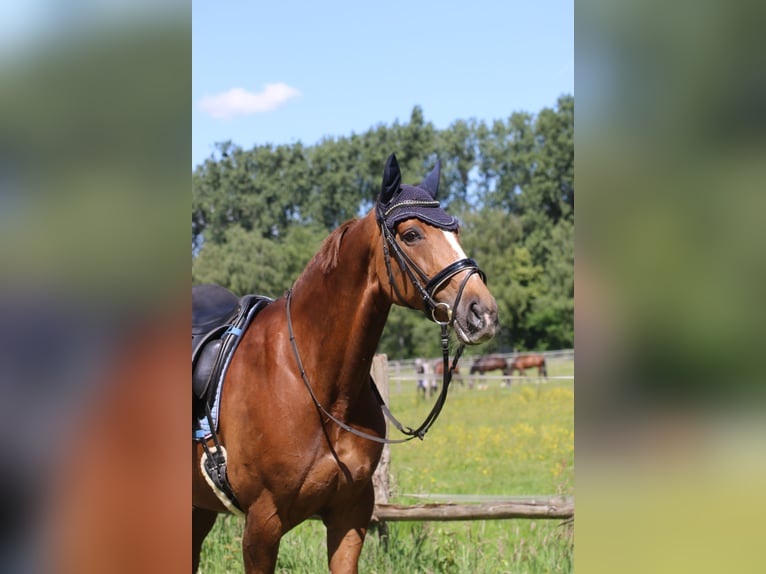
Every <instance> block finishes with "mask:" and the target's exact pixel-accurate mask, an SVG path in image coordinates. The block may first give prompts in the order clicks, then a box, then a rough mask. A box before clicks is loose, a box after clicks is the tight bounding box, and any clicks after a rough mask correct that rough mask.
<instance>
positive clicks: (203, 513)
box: [192, 507, 218, 573]
mask: <svg viewBox="0 0 766 574" xmlns="http://www.w3.org/2000/svg"><path fill="white" fill-rule="evenodd" d="M216 518H218V513H217V512H213V511H212V510H204V509H202V508H194V507H192V573H194V572H196V571H197V569H198V568H199V554H200V551H201V550H202V542H203V541H204V540H205V537H206V536H207V535H208V532H210V529H211V528H213V524H215V519H216Z"/></svg>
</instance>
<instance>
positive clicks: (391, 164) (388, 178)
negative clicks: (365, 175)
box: [380, 154, 402, 204]
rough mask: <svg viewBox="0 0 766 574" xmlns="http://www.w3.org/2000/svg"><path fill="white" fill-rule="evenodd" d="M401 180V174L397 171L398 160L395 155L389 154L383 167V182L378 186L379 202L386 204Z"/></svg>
mask: <svg viewBox="0 0 766 574" xmlns="http://www.w3.org/2000/svg"><path fill="white" fill-rule="evenodd" d="M401 182H402V174H401V172H400V171H399V162H397V161H396V156H395V155H394V154H391V155H390V156H388V159H387V160H386V166H385V167H384V168H383V184H382V185H381V188H380V203H383V204H386V203H388V202H389V201H391V198H392V197H393V196H394V193H396V192H397V190H398V189H399V184H400V183H401Z"/></svg>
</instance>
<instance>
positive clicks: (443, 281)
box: [285, 202, 487, 444]
mask: <svg viewBox="0 0 766 574" xmlns="http://www.w3.org/2000/svg"><path fill="white" fill-rule="evenodd" d="M413 203H414V202H408V204H410V205H412V204H413ZM428 203H429V206H433V204H434V203H435V205H436V206H438V205H439V204H438V202H428ZM394 207H398V205H395V206H393V207H391V208H389V210H388V211H390V210H391V209H393V208H394ZM388 211H387V212H383V209H382V207H381V205H380V204H379V203H378V204H377V205H376V208H375V215H376V220H377V223H378V227H379V228H380V232H381V236H382V238H383V255H384V261H385V264H386V271H387V273H388V281H389V284H390V285H391V287H392V289H393V290H394V292H395V293H396V296H397V297H398V298H399V301H400V302H401V303H402V304H403V305H406V300H405V298H404V297H403V296H402V294H401V292H400V291H399V288H398V287H397V285H396V281H394V276H393V272H392V270H391V253H393V255H394V257H395V258H396V261H397V263H398V264H399V267H400V268H401V269H402V270H403V271H404V272H405V273H406V274H407V276H408V277H409V278H410V281H411V282H412V285H413V286H414V287H415V289H416V290H417V291H418V293H419V294H420V297H421V298H422V300H423V313H424V314H425V315H426V317H428V318H429V319H431V320H432V321H433V322H434V323H436V324H438V325H439V326H440V328H441V349H442V361H443V375H442V388H441V391H440V392H439V396H438V398H437V399H436V402H435V403H434V405H433V407H432V408H431V412H429V413H428V415H427V416H426V418H425V420H424V421H423V422H422V423H421V424H420V426H419V427H418V428H416V429H412V428H410V427H405V426H404V425H402V424H401V423H400V422H399V421H398V420H397V419H396V418H395V417H394V415H393V414H392V413H391V411H390V410H389V409H388V407H387V406H386V404H385V401H384V400H383V398H382V397H381V395H380V391H379V390H378V388H377V387H376V385H375V381H373V379H372V377H370V384H371V387H372V390H373V393H374V394H375V396H376V398H377V400H378V402H379V403H380V407H381V410H382V411H383V413H384V415H385V416H386V417H387V418H388V419H389V420H390V421H391V423H392V424H393V425H394V426H395V427H396V428H397V429H398V430H399V431H400V432H401V433H402V434H404V435H406V436H407V438H403V439H387V438H381V437H379V436H375V435H372V434H369V433H366V432H364V431H360V430H357V429H355V428H353V427H351V426H350V425H348V424H346V423H345V422H343V421H342V420H340V419H338V418H336V417H334V416H333V415H332V414H330V412H328V411H327V409H325V408H324V407H323V406H322V404H321V403H320V402H319V399H317V397H316V395H315V394H314V391H313V389H312V388H311V384H310V383H309V380H308V377H307V376H306V371H305V369H304V368H303V361H301V357H300V353H299V352H298V345H297V343H296V342H295V333H294V332H293V322H292V316H291V313H290V302H291V299H292V289H288V290H287V296H286V304H285V308H286V313H287V329H288V333H289V335H290V345H291V346H292V349H293V355H294V356H295V361H296V363H297V364H298V369H299V370H300V373H301V379H302V380H303V383H304V385H305V386H306V389H307V390H308V392H309V395H310V396H311V399H312V401H313V402H314V405H315V406H316V408H317V410H319V412H321V413H322V414H323V415H324V416H326V417H327V418H329V419H330V420H331V421H333V422H334V423H335V424H337V425H338V426H339V427H340V428H342V429H343V430H345V431H347V432H350V433H352V434H355V435H356V436H359V437H362V438H365V439H367V440H371V441H374V442H378V443H383V444H397V443H403V442H407V441H409V440H412V439H413V438H416V437H417V438H419V439H420V440H423V438H424V437H425V434H426V432H428V430H429V429H430V428H431V426H432V425H433V424H434V422H436V419H437V418H438V417H439V414H440V413H441V410H442V407H443V406H444V403H445V402H446V400H447V391H448V390H449V385H450V383H451V381H452V375H453V373H454V371H455V367H457V363H458V361H459V360H460V356H461V355H462V354H463V349H464V348H465V345H463V344H462V343H461V344H459V345H458V347H457V350H456V351H455V357H454V359H453V361H452V364H451V365H450V361H449V327H450V326H451V325H452V323H453V321H454V320H455V318H454V314H453V312H452V310H453V308H454V309H457V307H458V304H459V303H460V298H461V297H462V295H463V290H464V289H465V286H466V283H468V280H469V279H470V278H471V276H473V275H474V274H478V275H479V277H481V280H482V281H483V282H484V283H485V284H486V282H487V277H486V275H485V274H484V272H483V271H482V270H481V269H480V268H479V265H478V263H476V261H474V260H473V259H471V258H470V257H465V258H463V259H459V260H458V261H455V262H454V263H451V264H450V265H448V266H447V267H445V268H444V269H442V270H441V271H439V272H438V273H437V274H436V275H434V276H433V277H432V278H429V277H428V275H427V274H426V273H425V272H424V271H423V270H422V269H420V267H418V265H417V264H416V263H415V262H414V261H413V260H412V258H411V257H410V256H409V255H407V253H406V252H405V251H404V250H403V249H402V248H401V246H400V245H399V243H398V242H397V241H396V237H395V236H394V234H393V233H392V231H391V230H390V229H389V228H388V226H387V225H386V222H385V217H386V214H387V213H388ZM389 247H390V248H391V251H389ZM463 271H468V273H467V274H466V276H465V278H464V279H463V281H462V282H461V283H460V287H459V288H458V292H457V296H456V297H455V301H454V303H453V307H450V305H449V304H448V303H446V302H443V301H437V300H436V299H435V297H436V294H437V293H438V292H439V291H440V290H441V289H443V288H444V287H445V286H446V285H447V284H448V283H449V281H450V280H451V279H452V278H453V277H454V276H456V275H458V274H459V273H462V272H463ZM423 283H425V285H424V284H423ZM406 306H408V305H406ZM439 310H443V311H444V313H445V315H446V320H444V319H439V318H438V317H437V312H438V311H439Z"/></svg>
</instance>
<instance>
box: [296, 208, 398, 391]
mask: <svg viewBox="0 0 766 574" xmlns="http://www.w3.org/2000/svg"><path fill="white" fill-rule="evenodd" d="M334 234H341V237H340V238H339V237H336V236H334ZM334 234H333V235H331V236H330V237H329V238H328V240H327V242H326V243H325V244H324V245H323V247H322V248H321V249H320V252H319V253H318V254H317V255H316V256H315V257H314V259H313V260H312V261H311V263H309V265H308V266H307V267H306V269H305V270H304V272H303V273H302V274H301V276H300V277H299V278H298V280H297V281H296V282H295V286H294V288H293V294H292V303H291V309H292V312H291V314H292V318H293V325H294V330H295V335H296V342H297V344H298V347H299V352H300V355H301V359H302V361H303V364H304V367H305V369H306V374H307V376H308V378H309V380H310V381H311V384H312V387H314V389H315V392H317V394H319V395H323V396H324V397H325V400H329V401H333V402H335V401H338V402H341V403H342V402H345V403H346V404H348V403H349V402H352V401H353V399H354V398H355V397H356V396H357V395H358V393H359V391H360V389H361V388H362V387H363V385H366V382H367V380H368V376H369V375H368V374H369V371H370V366H371V364H372V358H373V356H374V354H375V350H376V348H377V346H378V343H379V341H380V337H381V335H382V333H383V327H384V326H385V323H386V319H387V318H388V313H389V311H390V308H391V301H390V299H389V298H388V297H387V296H386V294H385V293H384V290H383V289H382V288H381V286H380V284H379V282H378V280H377V278H376V274H375V272H374V268H375V258H376V256H377V255H376V252H377V249H378V248H379V245H378V242H379V241H381V238H380V235H379V232H378V230H377V225H376V223H375V220H374V218H372V217H370V216H368V217H366V218H364V219H360V220H355V221H353V222H351V223H350V224H345V225H344V226H343V227H341V228H340V229H339V230H336V231H335V232H334ZM335 241H340V245H339V247H338V249H337V254H336V255H335V256H334V257H331V256H329V255H328V251H332V246H333V242H335ZM328 259H334V261H333V263H334V264H331V265H329V266H328V265H327V264H328Z"/></svg>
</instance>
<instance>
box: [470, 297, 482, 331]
mask: <svg viewBox="0 0 766 574" xmlns="http://www.w3.org/2000/svg"><path fill="white" fill-rule="evenodd" d="M469 309H470V311H471V314H470V317H469V319H468V320H469V323H470V326H471V327H474V328H475V329H476V330H477V331H478V330H479V329H481V328H482V327H483V326H484V317H483V313H482V309H481V304H480V303H479V302H478V301H474V302H473V303H471V306H470V307H469Z"/></svg>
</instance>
